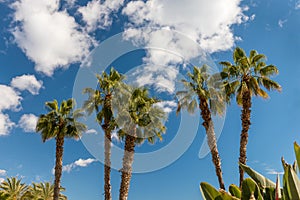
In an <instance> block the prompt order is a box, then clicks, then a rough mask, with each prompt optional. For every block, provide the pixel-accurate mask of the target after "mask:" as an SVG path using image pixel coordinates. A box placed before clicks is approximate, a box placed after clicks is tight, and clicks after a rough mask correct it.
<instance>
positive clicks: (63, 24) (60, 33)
mask: <svg viewBox="0 0 300 200" xmlns="http://www.w3.org/2000/svg"><path fill="white" fill-rule="evenodd" d="M59 6H60V1H59V0H39V1H36V0H18V1H16V2H15V3H13V4H12V8H13V9H14V11H15V12H14V16H13V17H14V22H17V23H15V24H17V25H16V27H14V29H13V30H12V34H13V35H14V38H15V41H16V43H17V44H18V46H19V47H20V48H21V49H22V50H23V51H24V52H25V54H26V55H27V56H28V57H29V59H31V60H32V61H33V62H34V63H35V64H36V66H35V69H36V71H38V72H42V73H44V74H46V75H48V76H51V75H52V74H53V72H54V70H55V69H57V68H67V67H68V66H69V65H70V64H71V63H76V62H80V61H82V60H83V58H84V57H85V56H86V55H87V54H88V53H89V48H90V47H91V45H92V39H91V38H90V37H89V36H88V34H87V33H85V32H82V31H80V26H79V25H78V24H77V23H76V21H75V19H74V18H73V17H72V16H70V15H69V14H68V13H67V11H66V10H63V11H60V10H59Z"/></svg>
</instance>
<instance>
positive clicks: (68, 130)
mask: <svg viewBox="0 0 300 200" xmlns="http://www.w3.org/2000/svg"><path fill="white" fill-rule="evenodd" d="M45 105H46V109H47V110H48V111H49V112H48V113H47V114H42V115H40V116H39V119H38V122H37V125H36V131H37V132H41V136H42V140H43V142H45V141H46V140H49V139H52V138H56V137H57V136H58V135H59V134H62V135H63V136H64V137H67V138H75V139H79V137H80V136H81V133H82V132H83V131H85V130H86V126H85V125H84V124H83V123H80V122H79V121H77V119H78V118H80V117H82V113H81V110H74V107H75V100H74V99H68V100H64V101H62V103H61V104H60V106H59V105H58V102H57V101H56V100H54V101H52V102H46V103H45Z"/></svg>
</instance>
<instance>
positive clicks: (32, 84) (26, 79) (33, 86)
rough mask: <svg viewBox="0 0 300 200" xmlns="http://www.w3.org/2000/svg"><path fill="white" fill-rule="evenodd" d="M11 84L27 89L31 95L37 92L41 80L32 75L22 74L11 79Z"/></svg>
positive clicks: (40, 86)
mask: <svg viewBox="0 0 300 200" xmlns="http://www.w3.org/2000/svg"><path fill="white" fill-rule="evenodd" d="M10 84H11V86H12V87H14V88H16V89H18V90H20V91H23V90H28V91H29V92H30V93H31V94H32V95H37V94H39V91H40V89H41V88H42V86H43V81H38V80H37V79H36V77H35V76H34V75H26V74H24V75H22V76H17V77H15V78H13V79H12V81H11V83H10Z"/></svg>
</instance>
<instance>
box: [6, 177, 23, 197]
mask: <svg viewBox="0 0 300 200" xmlns="http://www.w3.org/2000/svg"><path fill="white" fill-rule="evenodd" d="M0 191H1V196H3V198H4V199H7V200H22V199H24V198H25V194H26V192H27V191H28V186H27V185H26V184H25V183H21V179H17V178H16V177H12V178H7V179H6V180H5V181H3V182H2V183H1V185H0Z"/></svg>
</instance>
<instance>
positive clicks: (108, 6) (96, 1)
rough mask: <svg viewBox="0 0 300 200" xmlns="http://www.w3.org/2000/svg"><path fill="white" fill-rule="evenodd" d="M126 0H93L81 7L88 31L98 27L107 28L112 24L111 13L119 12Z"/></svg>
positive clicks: (80, 10) (80, 11)
mask: <svg viewBox="0 0 300 200" xmlns="http://www.w3.org/2000/svg"><path fill="white" fill-rule="evenodd" d="M123 3H124V0H110V1H102V2H101V1H100V0H92V1H90V2H88V4H87V5H86V6H83V7H80V8H79V9H78V12H79V13H81V15H82V18H83V20H84V22H85V23H86V25H87V31H89V32H91V31H94V30H95V29H97V28H101V29H105V28H107V27H109V26H111V24H112V17H111V15H112V14H113V13H115V12H117V11H118V10H119V9H120V7H121V6H122V5H123Z"/></svg>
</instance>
